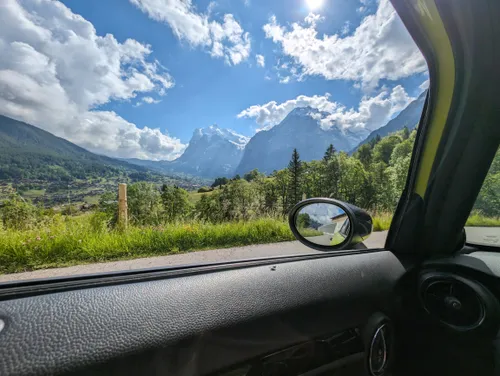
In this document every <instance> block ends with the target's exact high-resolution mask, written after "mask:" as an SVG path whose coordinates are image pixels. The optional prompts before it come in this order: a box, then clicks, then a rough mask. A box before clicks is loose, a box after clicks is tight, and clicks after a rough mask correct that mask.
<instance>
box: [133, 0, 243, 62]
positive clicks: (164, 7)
mask: <svg viewBox="0 0 500 376" xmlns="http://www.w3.org/2000/svg"><path fill="white" fill-rule="evenodd" d="M129 1H130V2H131V3H132V4H134V5H135V6H136V7H137V8H139V9H140V10H141V11H142V12H144V13H146V14H147V15H148V16H149V17H150V18H152V19H153V20H156V21H159V22H164V23H166V24H168V25H169V26H170V28H171V29H172V32H173V33H174V35H175V36H176V37H177V38H179V39H180V40H183V41H187V42H188V43H189V44H190V45H191V46H193V47H202V48H205V49H206V50H207V52H209V53H210V55H211V56H213V57H217V58H224V60H225V62H226V63H227V64H232V65H237V64H239V63H241V62H242V61H245V60H246V59H248V57H249V56H250V50H251V42H250V34H249V33H248V32H245V31H244V30H243V28H242V27H241V26H240V24H239V23H238V22H237V21H236V20H235V18H234V16H233V15H232V14H225V15H224V17H223V22H217V21H214V20H211V19H210V17H211V15H210V13H211V10H213V6H210V5H209V9H208V11H207V13H206V14H204V13H199V12H197V10H196V7H195V6H194V5H193V4H192V2H191V0H129Z"/></svg>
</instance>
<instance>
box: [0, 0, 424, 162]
mask: <svg viewBox="0 0 500 376" xmlns="http://www.w3.org/2000/svg"><path fill="white" fill-rule="evenodd" d="M318 1H319V2H320V3H321V1H320V0H293V1H264V0H262V1H261V0H247V1H244V0H231V1H229V0H216V1H206V0H203V1H196V2H191V1H189V0H129V1H125V0H106V1H101V0H87V1H80V0H63V1H62V2H57V1H53V2H48V1H47V0H29V1H28V0H6V8H5V9H6V10H7V11H6V12H2V14H3V15H2V16H0V21H2V22H1V25H0V55H3V56H4V59H1V58H0V112H2V113H3V114H4V115H7V116H11V117H14V118H17V119H20V120H24V121H27V122H29V123H32V124H34V125H37V126H40V127H42V128H44V129H47V130H48V131H50V132H52V133H55V134H57V135H59V136H61V137H65V138H67V139H69V140H70V141H72V142H75V143H77V144H79V145H81V146H83V147H86V148H87V149H89V150H92V151H95V152H99V153H102V154H107V155H111V156H117V157H139V158H148V159H172V158H175V157H176V156H178V155H180V153H182V151H183V150H184V148H185V146H186V144H187V143H188V142H189V139H190V137H191V135H192V132H193V130H194V129H195V128H199V127H202V128H203V127H207V126H209V125H211V124H214V123H216V124H218V125H219V126H220V127H224V128H231V129H233V130H235V131H236V132H238V133H240V134H243V135H246V136H252V135H253V134H255V132H256V131H257V130H259V129H262V128H266V127H271V126H273V125H275V124H277V123H278V122H279V121H280V120H281V119H283V117H284V116H286V114H287V113H288V112H289V111H290V110H292V109H293V108H295V107H300V106H304V105H311V106H312V107H317V108H319V109H321V110H323V111H326V112H327V113H328V114H329V115H328V116H326V117H325V118H324V119H321V124H322V126H324V127H329V126H332V125H338V126H341V127H354V128H359V129H367V130H372V129H374V128H377V127H379V126H382V125H384V124H385V122H386V121H387V120H388V119H390V118H391V117H393V116H395V115H396V114H397V113H398V112H399V111H400V110H401V109H402V108H404V106H405V105H406V104H407V103H409V101H411V99H413V98H414V97H416V96H417V95H418V94H419V93H420V92H421V91H422V88H424V87H425V86H426V80H427V74H426V67H425V62H424V61H423V58H422V57H421V55H420V53H419V51H418V50H417V49H416V47H415V46H414V44H413V41H412V40H411V39H410V37H409V36H408V35H407V33H406V31H405V30H404V28H403V26H402V24H401V21H399V19H398V18H397V16H396V15H395V13H394V11H393V9H392V7H391V5H390V4H388V3H387V1H386V0H381V1H380V2H378V1H375V0H363V1H355V0H350V1H347V0H323V1H322V3H323V4H320V5H321V6H319V7H316V8H315V7H314V6H311V4H312V3H314V2H318ZM312 5H314V4H312ZM2 25H3V26H2ZM360 25H361V26H360ZM5 56H10V59H9V60H8V61H7V59H6V58H5ZM260 56H262V57H263V60H264V64H258V60H259V59H260V60H262V57H260ZM365 60H366V61H365ZM261 62H262V61H261ZM262 65H263V66H262Z"/></svg>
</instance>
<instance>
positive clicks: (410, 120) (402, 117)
mask: <svg viewBox="0 0 500 376" xmlns="http://www.w3.org/2000/svg"><path fill="white" fill-rule="evenodd" d="M426 95H427V90H424V91H423V92H422V93H421V94H420V95H419V96H418V97H417V98H416V99H415V100H413V101H411V102H410V103H409V104H408V105H407V106H406V107H405V108H404V109H403V110H402V111H401V112H400V113H399V114H398V115H397V116H396V117H395V118H394V119H392V120H389V121H388V122H387V124H385V125H384V126H382V127H380V128H377V129H375V130H374V131H372V132H371V133H370V134H369V135H368V136H367V137H366V138H365V139H364V140H363V141H361V142H360V143H359V144H358V145H356V147H355V148H354V149H352V150H351V151H350V153H351V154H352V153H354V152H355V151H356V150H358V149H359V147H360V146H361V145H364V144H366V143H368V142H370V141H371V140H372V139H374V138H375V137H377V136H380V137H384V136H387V135H388V134H390V133H394V132H396V131H399V130H401V129H403V128H404V127H405V126H407V127H408V129H409V130H412V129H414V128H416V127H417V125H418V122H419V120H420V116H421V115H422V110H423V108H424V102H425V98H426Z"/></svg>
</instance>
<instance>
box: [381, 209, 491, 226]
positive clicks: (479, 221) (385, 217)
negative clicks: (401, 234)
mask: <svg viewBox="0 0 500 376" xmlns="http://www.w3.org/2000/svg"><path fill="white" fill-rule="evenodd" d="M372 218H373V231H385V230H389V227H390V226H391V222H392V213H377V214H373V215H372ZM465 225H466V226H471V227H478V226H481V227H500V218H499V217H486V216H484V215H482V214H481V213H479V212H473V213H472V214H471V215H470V216H469V218H468V219H467V222H466V224H465Z"/></svg>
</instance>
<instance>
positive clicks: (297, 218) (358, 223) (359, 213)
mask: <svg viewBox="0 0 500 376" xmlns="http://www.w3.org/2000/svg"><path fill="white" fill-rule="evenodd" d="M288 222H289V224H290V228H291V230H292V232H293V234H294V236H295V237H296V238H297V240H299V241H300V242H301V243H303V244H305V245H307V246H308V247H311V248H313V249H317V250H320V251H334V250H342V249H346V248H348V247H353V246H355V245H356V244H359V243H361V242H363V241H364V240H365V239H366V238H368V236H370V234H371V232H372V228H373V221H372V218H371V216H370V215H369V214H368V213H367V212H366V211H364V210H363V209H360V208H358V207H357V206H354V205H351V204H349V203H346V202H342V201H338V200H334V199H330V198H310V199H307V200H304V201H301V202H299V203H298V204H297V205H295V206H294V207H293V208H292V210H291V211H290V214H289V216H288Z"/></svg>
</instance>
